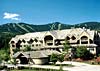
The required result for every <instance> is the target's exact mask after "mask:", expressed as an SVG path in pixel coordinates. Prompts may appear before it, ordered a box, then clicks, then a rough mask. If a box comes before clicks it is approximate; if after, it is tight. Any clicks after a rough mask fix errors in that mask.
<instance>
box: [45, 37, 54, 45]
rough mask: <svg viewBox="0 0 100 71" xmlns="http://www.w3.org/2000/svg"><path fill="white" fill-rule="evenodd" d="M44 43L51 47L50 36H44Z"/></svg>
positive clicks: (51, 38)
mask: <svg viewBox="0 0 100 71" xmlns="http://www.w3.org/2000/svg"><path fill="white" fill-rule="evenodd" d="M44 41H45V44H46V45H53V37H52V36H51V35H48V36H45V38H44Z"/></svg>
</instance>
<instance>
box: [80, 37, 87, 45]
mask: <svg viewBox="0 0 100 71" xmlns="http://www.w3.org/2000/svg"><path fill="white" fill-rule="evenodd" d="M81 44H88V37H87V36H82V37H81Z"/></svg>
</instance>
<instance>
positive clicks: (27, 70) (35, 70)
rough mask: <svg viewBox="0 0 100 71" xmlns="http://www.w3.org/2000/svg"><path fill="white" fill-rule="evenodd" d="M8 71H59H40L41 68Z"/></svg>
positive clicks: (51, 70) (50, 70)
mask: <svg viewBox="0 0 100 71" xmlns="http://www.w3.org/2000/svg"><path fill="white" fill-rule="evenodd" d="M10 71H59V70H54V69H41V68H32V69H21V70H18V69H14V70H10Z"/></svg>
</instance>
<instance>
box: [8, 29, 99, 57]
mask: <svg viewBox="0 0 100 71" xmlns="http://www.w3.org/2000/svg"><path fill="white" fill-rule="evenodd" d="M65 40H67V41H69V43H70V45H71V47H78V46H87V49H88V50H89V51H90V52H91V53H93V54H96V53H98V52H99V44H100V43H99V42H100V35H99V33H98V32H97V31H95V30H90V29H86V28H72V29H64V30H53V31H43V32H33V33H26V34H23V35H16V36H15V37H13V38H12V39H11V41H10V42H9V44H10V52H11V57H12V55H13V54H14V50H16V48H19V49H20V50H22V51H23V50H24V49H25V48H26V47H27V46H29V47H31V49H32V50H33V51H36V50H56V51H62V49H63V47H64V46H63V43H65Z"/></svg>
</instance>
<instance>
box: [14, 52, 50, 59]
mask: <svg viewBox="0 0 100 71" xmlns="http://www.w3.org/2000/svg"><path fill="white" fill-rule="evenodd" d="M20 54H23V55H24V56H25V57H27V58H29V57H31V58H45V57H48V56H47V55H46V54H45V52H43V51H28V52H17V53H15V54H14V55H13V57H15V58H17V57H18V56H19V55H20Z"/></svg>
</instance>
